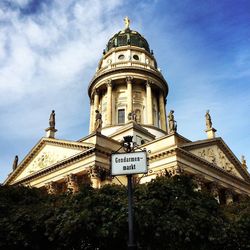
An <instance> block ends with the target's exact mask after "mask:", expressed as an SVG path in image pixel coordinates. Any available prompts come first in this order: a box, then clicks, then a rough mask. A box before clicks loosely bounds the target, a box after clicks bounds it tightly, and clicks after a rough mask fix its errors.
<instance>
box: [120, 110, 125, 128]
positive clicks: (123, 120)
mask: <svg viewBox="0 0 250 250" xmlns="http://www.w3.org/2000/svg"><path fill="white" fill-rule="evenodd" d="M121 123H125V109H118V124H121Z"/></svg>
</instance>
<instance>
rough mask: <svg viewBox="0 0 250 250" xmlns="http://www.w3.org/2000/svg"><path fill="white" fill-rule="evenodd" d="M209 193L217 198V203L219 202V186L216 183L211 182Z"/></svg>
mask: <svg viewBox="0 0 250 250" xmlns="http://www.w3.org/2000/svg"><path fill="white" fill-rule="evenodd" d="M210 191H211V194H212V196H213V197H214V198H215V200H217V202H218V203H220V196H219V187H218V184H217V183H212V184H211V189H210Z"/></svg>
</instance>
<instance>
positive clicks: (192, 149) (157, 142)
mask: <svg viewBox="0 0 250 250" xmlns="http://www.w3.org/2000/svg"><path fill="white" fill-rule="evenodd" d="M124 20H125V28H124V29H123V30H121V31H119V32H118V33H117V34H115V35H114V36H113V37H111V38H110V39H109V41H108V43H107V46H106V49H105V50H104V51H103V55H102V57H101V59H100V62H99V64H98V68H97V71H96V73H95V74H94V76H93V78H92V80H91V81H90V83H89V85H88V95H89V100H90V119H89V120H90V124H89V134H88V135H87V136H85V137H84V138H82V139H79V140H78V141H67V140H61V139H59V138H57V137H56V132H57V130H56V127H55V119H56V118H55V111H52V113H51V115H50V119H49V127H48V128H47V129H46V136H45V137H42V138H41V139H40V140H39V141H38V142H37V144H36V145H35V146H34V147H33V148H32V149H31V150H30V152H29V153H28V154H27V155H26V156H25V157H24V159H22V161H21V162H20V163H18V157H16V158H15V161H14V163H13V171H12V173H10V175H9V176H8V178H7V179H6V180H5V182H4V184H5V185H19V184H23V185H27V186H31V187H37V188H43V189H46V190H47V191H48V192H49V193H60V192H65V191H67V190H69V189H70V190H72V191H73V192H77V190H78V188H79V185H80V184H81V183H84V182H89V183H91V184H92V185H93V187H95V188H99V187H101V186H102V185H105V184H107V183H116V184H119V183H124V184H126V176H117V177H115V178H114V177H111V175H110V168H111V166H110V162H111V161H110V159H111V154H112V152H116V151H117V150H118V149H120V148H121V144H122V143H123V140H124V137H126V136H133V145H134V146H135V147H136V149H138V150H145V151H146V152H147V160H148V172H147V173H146V174H140V175H135V176H134V178H135V180H136V181H137V182H139V183H145V182H149V181H150V180H151V179H153V178H156V177H157V176H162V175H166V174H168V175H172V176H173V175H178V174H186V175H190V176H192V178H193V179H194V180H195V182H196V183H197V186H198V189H206V190H208V191H210V192H211V193H212V194H213V195H214V197H215V198H216V199H217V200H218V202H220V203H224V204H228V203H230V202H233V201H237V200H238V199H240V198H241V197H243V196H246V195H250V175H249V173H248V171H247V166H246V162H245V160H244V158H243V159H242V161H239V160H238V158H237V157H236V156H235V155H234V153H233V152H232V151H231V150H230V148H229V147H228V146H227V144H226V143H225V142H224V140H223V139H222V138H220V137H217V136H216V134H215V132H216V130H215V129H214V128H213V126H212V121H211V116H210V114H209V111H207V113H206V115H205V119H204V127H206V130H205V132H206V134H207V139H204V140H198V141H191V140H189V139H187V138H186V137H184V136H183V135H180V134H178V132H177V123H176V121H175V119H174V111H173V110H169V111H168V112H167V111H166V110H167V106H166V99H167V96H168V92H169V88H168V83H167V81H166V79H165V78H164V76H163V75H162V73H161V72H160V70H159V69H158V67H157V61H156V58H155V57H154V54H153V51H152V50H150V46H149V44H148V42H147V40H146V39H145V38H144V37H143V36H142V35H141V34H139V33H138V32H137V31H134V30H131V29H130V21H129V19H128V18H127V17H126V18H125V19H124ZM166 113H168V116H167V115H166ZM205 125H206V126H205Z"/></svg>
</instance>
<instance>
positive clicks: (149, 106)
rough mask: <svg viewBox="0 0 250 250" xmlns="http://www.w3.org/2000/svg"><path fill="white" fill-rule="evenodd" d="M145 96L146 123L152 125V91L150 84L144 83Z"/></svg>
mask: <svg viewBox="0 0 250 250" xmlns="http://www.w3.org/2000/svg"><path fill="white" fill-rule="evenodd" d="M146 95H147V123H148V125H153V104H152V89H151V82H149V81H147V83H146Z"/></svg>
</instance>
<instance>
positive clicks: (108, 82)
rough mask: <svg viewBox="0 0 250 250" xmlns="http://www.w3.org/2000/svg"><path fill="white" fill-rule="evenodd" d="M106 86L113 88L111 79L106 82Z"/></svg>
mask: <svg viewBox="0 0 250 250" xmlns="http://www.w3.org/2000/svg"><path fill="white" fill-rule="evenodd" d="M106 85H107V88H108V87H112V86H113V80H112V79H109V80H107V81H106Z"/></svg>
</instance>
